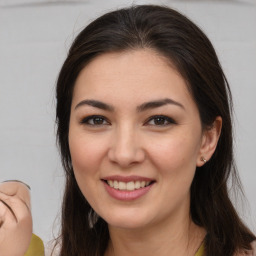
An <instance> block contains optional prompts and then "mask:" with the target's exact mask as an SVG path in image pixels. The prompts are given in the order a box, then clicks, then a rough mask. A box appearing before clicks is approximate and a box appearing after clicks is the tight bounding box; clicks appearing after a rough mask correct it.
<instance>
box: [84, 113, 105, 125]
mask: <svg viewBox="0 0 256 256" xmlns="http://www.w3.org/2000/svg"><path fill="white" fill-rule="evenodd" d="M97 119H98V121H99V120H101V121H103V122H107V124H104V123H101V124H99V123H98V124H97V123H93V124H91V123H90V121H93V122H94V121H96V120H97ZM80 123H81V124H86V125H91V126H102V125H109V124H110V123H109V121H108V120H107V119H106V118H105V117H104V116H98V115H93V116H87V117H85V118H83V119H82V120H81V122H80Z"/></svg>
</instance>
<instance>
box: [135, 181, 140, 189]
mask: <svg viewBox="0 0 256 256" xmlns="http://www.w3.org/2000/svg"><path fill="white" fill-rule="evenodd" d="M135 188H136V189H139V188H140V182H139V181H138V180H137V181H135Z"/></svg>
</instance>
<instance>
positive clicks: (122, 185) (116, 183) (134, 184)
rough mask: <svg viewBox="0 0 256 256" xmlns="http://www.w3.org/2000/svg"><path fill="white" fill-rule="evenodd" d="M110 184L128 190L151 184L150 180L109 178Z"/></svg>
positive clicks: (115, 187) (112, 186)
mask: <svg viewBox="0 0 256 256" xmlns="http://www.w3.org/2000/svg"><path fill="white" fill-rule="evenodd" d="M107 183H108V185H109V186H110V187H111V188H114V189H118V190H128V191H133V190H136V189H140V188H144V187H147V186H148V185H149V184H150V181H139V180H137V181H129V182H123V181H117V180H107Z"/></svg>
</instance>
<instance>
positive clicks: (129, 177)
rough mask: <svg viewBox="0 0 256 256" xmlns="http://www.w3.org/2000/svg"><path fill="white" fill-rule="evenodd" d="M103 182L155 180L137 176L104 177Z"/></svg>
mask: <svg viewBox="0 0 256 256" xmlns="http://www.w3.org/2000/svg"><path fill="white" fill-rule="evenodd" d="M102 180H116V181H122V182H129V181H153V179H151V178H146V177H142V176H137V175H131V176H121V175H112V176H106V177H103V178H102Z"/></svg>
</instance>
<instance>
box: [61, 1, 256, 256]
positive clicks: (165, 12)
mask: <svg viewBox="0 0 256 256" xmlns="http://www.w3.org/2000/svg"><path fill="white" fill-rule="evenodd" d="M141 48H150V49H153V50H155V51H157V52H158V53H159V54H161V55H162V56H164V57H165V58H166V59H167V60H170V61H171V62H172V63H173V64H174V65H175V66H176V68H177V69H178V71H179V72H180V73H181V75H182V76H183V78H184V79H185V80H186V81H187V84H188V89H189V91H190V93H191V95H192V96H193V98H194V100H195V102H196V104H197V107H198V109H199V113H200V118H201V122H202V125H203V127H205V128H206V127H210V126H211V125H212V124H213V122H214V120H215V118H216V117H217V116H221V117H222V119H223V126H222V132H221V135H220V139H219V142H218V146H217V148H216V151H215V153H214V155H213V156H212V158H211V159H210V160H209V162H207V163H206V164H205V165H204V166H203V167H201V168H197V170H196V174H195V177H194V180H193V183H192V186H191V207H190V209H191V217H192V220H193V221H194V222H195V223H196V224H197V225H199V226H202V227H204V228H205V230H206V231H207V238H206V241H205V255H207V256H216V255H225V256H231V255H233V254H234V253H235V252H236V251H237V250H238V249H250V242H251V241H252V240H254V239H255V236H254V235H253V234H252V233H251V232H250V230H249V229H248V228H247V227H246V226H245V225H244V224H243V222H242V221H241V219H240V218H239V216H238V214H237V212H236V210H235V208H234V206H233V205H232V203H231V200H230V198H229V193H228V187H227V182H228V179H229V178H230V176H231V175H232V177H233V181H234V184H233V188H234V189H235V190H237V191H240V189H241V186H240V181H239V178H238V174H237V172H236V168H235V165H234V160H233V145H232V144H233V139H232V137H233V136H232V120H231V112H232V99H231V93H230V89H229V85H228V82H227V79H226V77H225V75H224V73H223V71H222V68H221V66H220V63H219V61H218V58H217V56H216V53H215V51H214V48H213V46H212V44H211V42H210V41H209V39H208V38H207V37H206V36H205V34H204V33H203V32H202V31H201V30H200V29H199V28H198V27H197V26H196V25H195V24H194V23H192V22H191V21H190V20H189V19H187V18H186V17H185V16H183V15H181V14H180V13H178V12H177V11H174V10H172V9H170V8H168V7H162V6H153V5H141V6H132V7H130V8H125V9H120V10H117V11H114V12H110V13H107V14H105V15H103V16H101V17H99V18H98V19H96V20H95V21H93V22H92V23H91V24H89V25H88V26H87V27H86V28H85V29H83V30H82V31H81V32H80V34H79V35H78V36H77V38H76V39H75V41H74V42H73V44H72V46H71V48H70V51H69V53H68V56H67V58H66V60H65V62H64V64H63V66H62V69H61V71H60V74H59V77H58V81H57V88H56V98H57V113H56V121H57V125H58V132H57V138H58V143H59V147H60V152H61V157H62V163H63V167H64V170H65V173H66V187H65V195H64V199H63V206H62V227H61V234H60V247H61V252H60V255H61V256H72V255H74V256H82V255H83V256H84V255H86V256H101V255H103V254H104V251H105V249H106V247H107V245H108V242H109V233H108V226H107V223H106V222H105V221H104V220H103V219H102V218H99V219H98V221H97V222H96V223H95V224H94V225H92V216H93V210H92V208H91V206H90V205H89V203H88V202H87V201H86V198H84V196H83V195H82V193H81V191H80V189H79V187H78V185H77V183H76V180H75V177H74V173H73V169H72V162H71V157H70V152H69V145H68V133H69V117H70V107H71V101H72V93H73V88H74V83H75V81H76V79H77V76H78V74H79V73H80V71H81V70H82V69H83V68H84V67H85V66H86V65H87V64H88V62H90V61H91V60H93V59H94V58H95V57H96V56H98V55H100V54H104V53H107V52H117V51H124V50H129V49H141Z"/></svg>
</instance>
